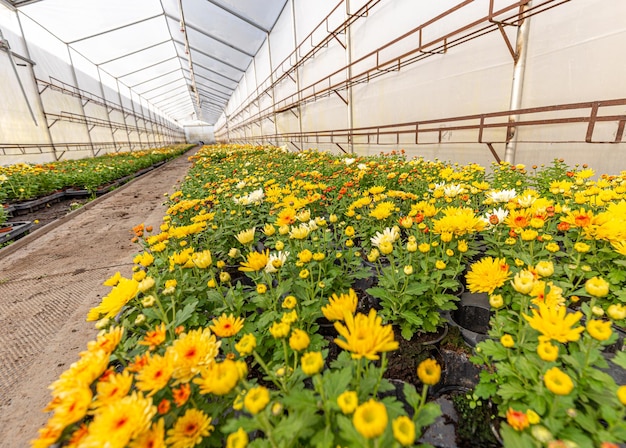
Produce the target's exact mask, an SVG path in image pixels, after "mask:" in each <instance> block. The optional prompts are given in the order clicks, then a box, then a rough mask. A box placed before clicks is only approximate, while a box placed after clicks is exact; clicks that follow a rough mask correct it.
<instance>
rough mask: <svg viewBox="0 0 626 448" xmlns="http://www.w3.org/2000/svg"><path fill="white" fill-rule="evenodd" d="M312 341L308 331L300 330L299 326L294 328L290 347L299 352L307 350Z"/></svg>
mask: <svg viewBox="0 0 626 448" xmlns="http://www.w3.org/2000/svg"><path fill="white" fill-rule="evenodd" d="M310 343H311V339H310V338H309V335H308V334H307V332H306V331H304V330H300V329H299V328H296V329H295V330H293V332H292V333H291V337H290V338H289V347H291V349H292V350H295V351H297V352H300V351H302V350H306V349H307V348H308V347H309V344H310Z"/></svg>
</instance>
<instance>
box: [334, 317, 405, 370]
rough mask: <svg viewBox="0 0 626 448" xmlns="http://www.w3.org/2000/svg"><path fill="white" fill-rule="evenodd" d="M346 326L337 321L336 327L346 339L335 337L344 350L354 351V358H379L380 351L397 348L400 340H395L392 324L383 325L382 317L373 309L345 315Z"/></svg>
mask: <svg viewBox="0 0 626 448" xmlns="http://www.w3.org/2000/svg"><path fill="white" fill-rule="evenodd" d="M344 320H345V326H344V325H343V324H342V323H340V322H335V329H336V330H337V333H339V335H340V336H342V337H343V338H344V339H345V340H344V339H339V338H336V339H335V343H336V344H337V345H338V346H339V347H341V348H342V349H344V350H348V351H350V352H352V358H355V359H360V358H362V357H365V358H367V359H371V360H377V359H378V358H379V356H378V353H380V352H388V351H392V350H396V349H397V348H398V342H397V341H395V340H394V335H393V329H392V327H391V325H382V318H381V317H379V316H376V310H374V309H371V310H370V312H369V315H367V316H365V315H364V314H361V313H359V314H357V315H356V316H352V314H350V313H346V314H345V315H344Z"/></svg>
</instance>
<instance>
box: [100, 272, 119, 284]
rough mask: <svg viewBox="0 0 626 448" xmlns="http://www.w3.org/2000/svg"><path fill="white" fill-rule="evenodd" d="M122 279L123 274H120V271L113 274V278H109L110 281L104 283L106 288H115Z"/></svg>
mask: <svg viewBox="0 0 626 448" xmlns="http://www.w3.org/2000/svg"><path fill="white" fill-rule="evenodd" d="M121 278H122V274H121V273H120V271H117V272H116V273H115V274H113V276H111V277H109V278H108V279H106V280H105V282H104V283H103V285H104V286H115V285H117V284H118V283H119V281H120V279H121Z"/></svg>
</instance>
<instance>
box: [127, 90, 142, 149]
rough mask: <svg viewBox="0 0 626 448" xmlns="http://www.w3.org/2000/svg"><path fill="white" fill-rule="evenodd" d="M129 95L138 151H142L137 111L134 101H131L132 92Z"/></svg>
mask: <svg viewBox="0 0 626 448" xmlns="http://www.w3.org/2000/svg"><path fill="white" fill-rule="evenodd" d="M129 90H130V89H129ZM129 93H130V108H131V109H132V110H133V120H135V132H137V138H138V139H139V149H143V142H142V141H141V132H139V124H138V123H137V111H136V110H135V101H134V100H133V92H132V91H129Z"/></svg>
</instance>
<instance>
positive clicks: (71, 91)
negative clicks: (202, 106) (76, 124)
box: [36, 76, 177, 131]
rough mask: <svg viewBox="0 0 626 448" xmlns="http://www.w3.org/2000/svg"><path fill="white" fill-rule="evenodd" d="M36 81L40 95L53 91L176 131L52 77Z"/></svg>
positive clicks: (164, 123)
mask: <svg viewBox="0 0 626 448" xmlns="http://www.w3.org/2000/svg"><path fill="white" fill-rule="evenodd" d="M36 81H37V84H38V85H40V86H41V87H42V88H41V90H40V91H39V93H40V94H41V93H43V92H44V91H45V90H46V89H50V90H54V91H57V92H60V93H63V94H66V95H70V96H73V97H75V98H78V99H80V100H81V101H85V104H87V103H88V102H92V103H94V104H97V105H98V106H102V107H104V108H106V109H107V111H108V112H110V111H113V110H116V111H118V112H121V113H122V114H123V115H124V116H125V117H127V116H129V115H132V116H133V117H136V118H137V119H140V120H143V121H144V122H147V123H152V124H155V125H157V126H161V127H163V128H166V129H169V130H171V131H176V130H177V128H175V127H173V126H171V125H169V124H167V123H166V122H159V121H155V120H153V119H150V118H146V117H145V116H144V115H142V114H138V113H136V112H133V111H132V110H130V109H126V108H125V107H123V106H120V105H118V104H117V103H111V102H109V101H107V100H106V99H104V98H102V97H100V96H98V95H94V94H93V93H90V92H87V91H86V90H83V89H80V88H78V87H75V86H73V85H71V84H68V83H65V82H63V81H61V80H59V79H56V78H54V77H52V76H51V77H50V81H44V80H43V79H39V78H37V79H36Z"/></svg>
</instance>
